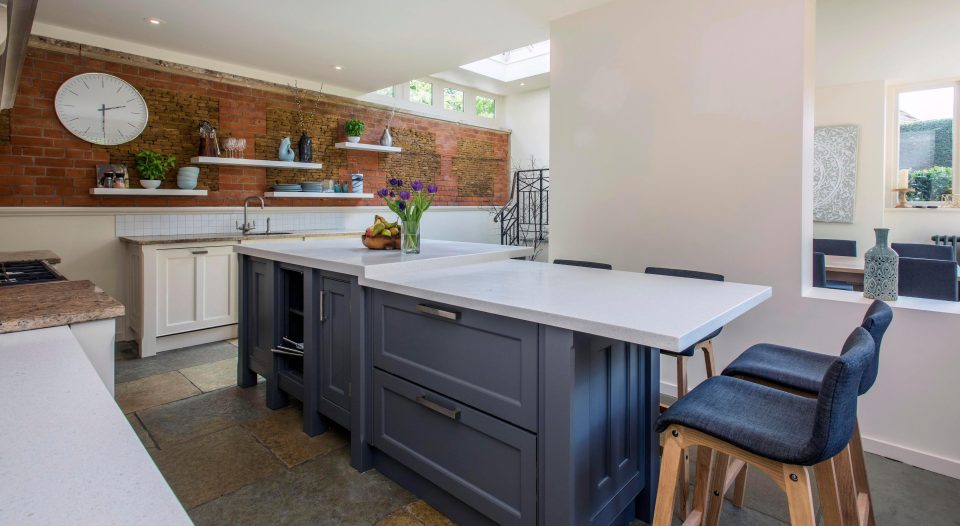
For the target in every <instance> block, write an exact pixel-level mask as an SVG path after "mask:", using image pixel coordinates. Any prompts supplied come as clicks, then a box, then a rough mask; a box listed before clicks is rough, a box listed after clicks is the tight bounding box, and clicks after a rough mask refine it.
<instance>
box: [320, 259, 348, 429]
mask: <svg viewBox="0 0 960 526" xmlns="http://www.w3.org/2000/svg"><path fill="white" fill-rule="evenodd" d="M322 283H323V286H322V290H323V298H322V300H321V304H322V305H323V307H322V314H321V316H320V319H321V328H320V338H321V344H320V349H321V351H320V357H321V366H320V378H321V380H320V394H321V396H323V398H326V399H327V400H328V401H330V402H332V403H334V404H336V405H337V406H339V407H340V408H342V409H344V410H346V411H349V410H350V329H351V327H350V284H349V283H346V282H344V281H340V280H337V279H331V278H327V277H324V278H323V280H322Z"/></svg>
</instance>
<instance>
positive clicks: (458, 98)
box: [443, 88, 463, 111]
mask: <svg viewBox="0 0 960 526" xmlns="http://www.w3.org/2000/svg"><path fill="white" fill-rule="evenodd" d="M443 109H445V110H451V111H463V92H462V91H460V90H458V89H454V88H443Z"/></svg>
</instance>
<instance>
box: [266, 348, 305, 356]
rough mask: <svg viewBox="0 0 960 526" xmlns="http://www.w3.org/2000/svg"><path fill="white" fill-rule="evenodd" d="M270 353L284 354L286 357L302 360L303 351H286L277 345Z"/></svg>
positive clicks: (286, 349)
mask: <svg viewBox="0 0 960 526" xmlns="http://www.w3.org/2000/svg"><path fill="white" fill-rule="evenodd" d="M270 352H272V353H273V354H285V355H287V356H296V357H297V358H303V351H297V350H294V349H288V348H286V347H284V346H282V345H278V346H276V347H274V348H273V349H270Z"/></svg>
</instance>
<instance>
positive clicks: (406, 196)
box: [400, 190, 410, 201]
mask: <svg viewBox="0 0 960 526" xmlns="http://www.w3.org/2000/svg"><path fill="white" fill-rule="evenodd" d="M400 199H403V200H404V201H406V200H407V199H410V192H408V191H406V190H404V191H402V192H400Z"/></svg>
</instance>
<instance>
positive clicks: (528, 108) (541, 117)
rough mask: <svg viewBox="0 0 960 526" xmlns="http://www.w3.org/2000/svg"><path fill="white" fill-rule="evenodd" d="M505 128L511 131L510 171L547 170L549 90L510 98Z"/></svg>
mask: <svg viewBox="0 0 960 526" xmlns="http://www.w3.org/2000/svg"><path fill="white" fill-rule="evenodd" d="M506 126H507V128H510V130H511V134H510V171H511V172H512V171H513V170H516V169H518V168H519V169H530V168H531V165H530V159H531V157H532V158H534V159H536V165H537V168H549V167H550V89H549V88H544V89H539V90H534V91H528V92H524V93H517V94H515V95H509V96H507V98H506Z"/></svg>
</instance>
